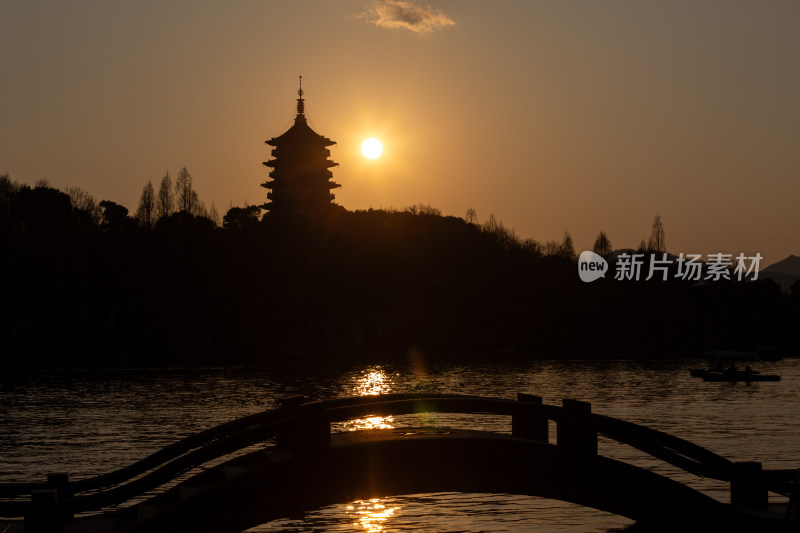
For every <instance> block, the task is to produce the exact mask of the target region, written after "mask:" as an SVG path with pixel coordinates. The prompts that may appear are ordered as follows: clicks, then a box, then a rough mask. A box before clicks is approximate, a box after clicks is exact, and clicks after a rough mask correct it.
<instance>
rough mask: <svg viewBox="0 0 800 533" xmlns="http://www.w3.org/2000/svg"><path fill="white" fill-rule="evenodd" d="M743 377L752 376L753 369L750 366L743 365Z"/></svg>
mask: <svg viewBox="0 0 800 533" xmlns="http://www.w3.org/2000/svg"><path fill="white" fill-rule="evenodd" d="M744 375H745V376H748V377H749V376H752V375H753V369H752V368H750V365H745V367H744Z"/></svg>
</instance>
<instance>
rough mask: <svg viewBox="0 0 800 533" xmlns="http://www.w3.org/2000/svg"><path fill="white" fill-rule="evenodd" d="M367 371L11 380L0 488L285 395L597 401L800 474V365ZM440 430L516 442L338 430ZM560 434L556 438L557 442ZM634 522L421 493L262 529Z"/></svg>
mask: <svg viewBox="0 0 800 533" xmlns="http://www.w3.org/2000/svg"><path fill="white" fill-rule="evenodd" d="M411 361H412V362H411V363H409V364H408V365H360V366H352V367H348V368H338V369H331V368H325V369H321V368H317V369H314V370H308V369H303V370H300V369H295V370H284V371H267V370H261V369H166V370H165V369H158V370H156V369H145V370H114V371H70V372H66V371H52V372H35V373H32V372H3V373H0V377H1V378H2V379H0V481H39V480H43V478H44V476H45V475H46V474H47V473H48V472H54V471H68V472H70V473H71V475H72V476H73V478H81V477H85V476H90V475H94V474H99V473H103V472H107V471H109V470H113V469H116V468H119V467H121V466H124V465H126V464H129V463H131V462H133V461H135V460H138V459H140V458H142V457H144V456H146V455H148V454H149V453H151V452H153V451H155V450H157V449H159V448H161V447H162V446H165V445H167V444H170V443H172V442H174V441H176V440H177V439H180V438H182V437H185V436H187V435H190V434H192V433H195V432H197V431H199V430H202V429H206V428H209V427H213V426H215V425H217V424H219V423H221V422H225V421H228V420H232V419H235V418H238V417H240V416H244V415H247V414H252V413H255V412H258V411H261V410H264V409H268V408H272V407H274V406H276V403H277V400H278V399H280V398H285V397H290V396H297V395H303V396H306V397H309V398H315V399H324V398H332V397H343V396H355V395H363V394H377V393H381V392H445V393H462V394H477V395H484V396H495V397H505V398H514V397H515V396H516V394H517V392H528V393H532V394H538V395H540V396H542V397H543V398H544V400H545V402H546V403H552V404H558V403H560V401H561V399H562V398H565V397H568V398H576V399H580V400H585V401H590V402H592V409H593V411H594V412H597V413H601V414H606V415H611V416H615V417H619V418H623V419H626V420H629V421H632V422H637V423H640V424H644V425H647V426H650V427H653V428H656V429H659V430H662V431H666V432H668V433H671V434H673V435H676V436H679V437H682V438H685V439H688V440H691V441H693V442H695V443H697V444H700V445H701V446H704V447H706V448H709V449H711V450H713V451H715V452H717V453H719V454H721V455H723V456H725V457H727V458H730V459H733V460H758V461H761V462H763V463H764V466H765V468H796V467H800V447H798V446H797V442H798V438H800V408H798V407H799V406H798V392H800V360H795V359H787V360H785V361H780V362H777V363H760V364H758V363H757V364H755V365H754V369H755V370H760V371H762V372H764V373H776V374H780V375H781V376H782V378H783V379H782V381H780V382H778V383H755V384H751V385H746V384H741V383H740V384H736V385H732V384H729V383H704V382H703V381H702V380H700V379H698V378H692V377H690V376H689V368H691V367H696V366H701V365H702V363H701V362H699V361H688V360H681V361H669V362H667V361H647V362H633V361H604V362H581V361H573V362H553V361H537V362H525V363H518V362H514V363H509V362H489V363H485V364H484V363H480V364H479V363H469V364H426V363H425V361H424V359H423V358H422V357H421V356H420V355H419V354H417V355H416V356H415V357H413V358H412V359H411ZM419 425H436V426H452V427H469V428H472V429H476V428H477V429H486V430H493V431H503V432H509V431H510V428H509V427H508V425H509V423H508V419H503V418H492V417H486V416H470V415H445V414H441V415H430V414H429V415H413V416H401V417H387V418H373V419H362V420H356V421H351V422H348V423H343V424H339V425H335V426H334V430H336V431H347V430H350V429H356V428H362V427H376V426H384V427H385V426H391V427H404V426H405V427H410V426H419ZM551 434H552V433H551ZM600 453H601V454H603V455H606V456H608V457H613V458H616V459H622V460H627V461H630V462H633V463H635V464H638V465H641V466H646V467H649V468H652V469H653V470H655V471H657V472H659V473H662V474H664V475H668V476H670V477H673V478H675V479H678V480H680V481H684V482H687V483H689V484H691V485H692V486H693V487H696V488H697V489H699V490H702V491H704V492H706V493H708V494H710V495H712V496H714V497H717V498H719V499H722V500H726V499H727V497H728V494H727V493H728V487H727V485H726V484H724V483H719V482H713V481H710V480H707V479H699V478H697V477H695V476H691V475H689V474H685V473H683V472H680V471H678V470H676V469H674V468H672V467H669V466H668V465H664V464H661V463H658V462H655V461H652V460H650V459H649V458H648V457H647V456H644V455H643V454H641V453H639V452H637V451H636V450H632V449H629V448H627V447H625V446H622V445H619V444H615V443H611V442H607V441H604V440H602V439H601V442H600ZM630 524H631V522H630V520H627V519H625V518H621V517H616V516H613V515H609V514H606V513H603V512H600V511H596V510H593V509H585V508H581V507H577V506H574V505H571V504H565V503H561V502H555V501H551V500H544V499H539V498H533V497H527V496H514V495H503V494H461V493H447V494H418V495H411V496H404V497H392V498H381V499H376V500H371V501H359V502H352V503H351V504H349V505H335V506H331V507H327V508H324V509H320V510H316V511H313V512H309V513H306V514H303V515H300V516H291V517H286V518H285V519H282V520H279V521H274V522H271V523H268V524H264V525H261V526H259V527H257V528H254V529H252V530H251V531H253V532H256V531H258V532H266V531H269V532H295V531H339V532H345V531H348V532H365V531H371V532H376V531H386V532H388V531H410V530H416V531H418V530H425V531H439V532H445V531H471V532H475V531H527V532H573V531H581V532H583V531H614V530H618V529H624V528H625V527H627V526H628V525H630Z"/></svg>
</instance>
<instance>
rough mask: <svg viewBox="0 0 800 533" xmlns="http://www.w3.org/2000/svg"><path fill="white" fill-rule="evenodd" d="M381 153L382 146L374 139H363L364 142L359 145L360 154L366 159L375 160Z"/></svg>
mask: <svg viewBox="0 0 800 533" xmlns="http://www.w3.org/2000/svg"><path fill="white" fill-rule="evenodd" d="M382 152H383V145H382V144H381V142H380V141H379V140H378V139H376V138H375V137H370V138H369V139H365V140H364V142H363V143H361V153H362V154H364V157H366V158H368V159H375V158H376V157H378V156H380V155H381V153H382Z"/></svg>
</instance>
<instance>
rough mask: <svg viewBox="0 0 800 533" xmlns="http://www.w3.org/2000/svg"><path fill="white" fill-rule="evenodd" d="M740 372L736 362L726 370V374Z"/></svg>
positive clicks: (731, 374) (730, 374) (732, 374)
mask: <svg viewBox="0 0 800 533" xmlns="http://www.w3.org/2000/svg"><path fill="white" fill-rule="evenodd" d="M738 373H739V371H738V370H737V369H736V365H735V364H731V366H729V367H728V369H727V370H726V371H725V375H726V376H735V375H736V374H738Z"/></svg>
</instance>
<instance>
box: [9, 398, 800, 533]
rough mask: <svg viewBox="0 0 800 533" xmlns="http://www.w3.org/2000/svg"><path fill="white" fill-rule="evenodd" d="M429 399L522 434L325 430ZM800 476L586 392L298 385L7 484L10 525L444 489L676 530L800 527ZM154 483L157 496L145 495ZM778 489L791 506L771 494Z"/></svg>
mask: <svg viewBox="0 0 800 533" xmlns="http://www.w3.org/2000/svg"><path fill="white" fill-rule="evenodd" d="M422 412H447V413H472V414H489V415H496V416H502V417H508V418H509V420H510V428H511V432H510V434H508V433H503V434H501V433H493V432H487V431H474V430H470V429H457V428H400V429H373V430H362V431H351V432H341V433H333V434H332V433H331V429H330V427H331V423H332V422H341V421H346V420H350V419H354V418H362V417H366V416H388V415H402V414H412V413H422ZM551 421H553V422H555V425H556V428H557V430H556V435H554V436H551V435H550V434H549V426H550V422H551ZM598 435H602V436H604V437H606V438H609V439H612V440H614V441H617V442H619V443H623V444H626V445H629V446H632V447H634V448H637V449H639V450H641V451H644V452H646V453H647V454H649V455H651V456H652V457H654V458H656V459H659V460H661V461H664V462H667V463H669V464H671V465H674V466H676V467H678V468H680V469H683V470H685V471H686V472H690V473H692V474H696V475H698V476H705V477H709V478H713V479H717V480H722V481H727V482H730V486H731V503H724V502H720V501H717V500H715V499H713V498H711V497H709V496H707V495H705V494H702V493H700V492H698V491H696V490H695V489H693V488H691V487H689V486H687V485H684V484H681V483H679V482H677V481H674V480H672V479H669V478H666V477H663V476H661V475H658V474H656V473H654V472H652V471H649V470H646V469H643V468H640V467H637V466H633V465H630V464H627V463H624V462H620V461H617V460H614V459H609V458H607V457H603V456H601V455H598V447H597V442H598ZM551 437H553V438H551ZM258 444H263V447H262V448H261V449H259V450H258V451H254V452H250V453H246V454H244V455H240V456H238V457H236V458H234V459H229V460H227V461H223V462H222V463H221V464H218V465H217V466H213V467H210V468H208V469H206V470H205V471H202V472H200V473H198V474H196V475H193V476H190V477H188V479H184V480H182V481H180V482H178V483H177V484H176V479H177V478H179V476H182V475H184V474H186V473H187V472H189V471H191V470H192V469H194V468H197V467H199V466H201V465H204V464H206V463H208V462H209V461H214V460H220V459H221V458H223V459H224V458H225V457H226V456H228V455H230V454H234V453H236V452H237V451H240V450H242V449H244V448H247V447H249V446H253V445H258ZM184 477H185V476H184ZM797 479H798V478H797V472H796V471H793V470H792V471H787V470H781V471H763V470H762V469H761V465H760V464H759V463H753V462H739V463H734V462H731V461H730V460H728V459H725V458H723V457H721V456H719V455H717V454H715V453H713V452H711V451H709V450H706V449H704V448H702V447H700V446H697V445H695V444H692V443H691V442H688V441H686V440H682V439H679V438H677V437H673V436H671V435H668V434H666V433H663V432H660V431H656V430H653V429H650V428H647V427H644V426H640V425H637V424H633V423H630V422H625V421H623V420H619V419H615V418H611V417H607V416H602V415H599V414H594V413H592V412H591V405H590V404H588V403H585V402H580V401H576V400H567V399H565V400H564V401H563V405H561V406H554V405H546V404H543V403H542V399H541V398H539V397H537V396H531V395H527V394H519V395H518V398H517V400H516V401H514V400H510V399H499V398H484V397H477V396H464V395H451V394H388V395H381V396H364V397H356V398H343V399H335V400H327V401H305V400H303V399H302V398H293V399H290V400H287V401H285V402H284V403H283V406H282V407H281V408H279V409H274V410H270V411H265V412H262V413H258V414H255V415H251V416H247V417H244V418H241V419H239V420H235V421H232V422H228V423H226V424H222V425H220V426H217V427H215V428H212V429H209V430H206V431H203V432H201V433H198V434H196V435H193V436H190V437H188V438H186V439H183V440H181V441H179V442H177V443H175V444H173V445H171V446H168V447H166V448H164V449H162V450H159V451H158V452H156V453H154V454H152V455H151V456H149V457H147V458H145V459H143V460H141V461H138V462H137V463H134V464H132V465H130V466H127V467H125V468H122V469H120V470H116V471H114V472H111V473H108V474H104V475H100V476H96V477H92V478H86V479H81V480H76V481H71V480H70V479H69V475H68V474H51V475H50V476H48V480H47V482H43V483H6V484H0V517H2V518H0V532H3V530H4V528H5V529H7V532H8V533H13V532H15V531H23V529H24V531H25V532H26V533H52V532H62V531H63V532H76V533H84V532H86V533H90V532H91V533H94V532H96V533H117V532H151V531H157V532H159V531H164V532H167V531H197V532H201V531H213V532H215V533H219V532H227V531H230V532H238V531H242V530H243V529H246V528H248V527H252V526H255V525H258V524H261V523H264V522H267V521H270V520H273V519H277V518H281V517H286V516H289V515H292V514H296V513H299V512H302V511H305V510H310V509H315V508H319V507H322V506H325V505H330V504H333V503H346V502H351V501H353V500H357V499H369V498H376V497H384V496H391V495H400V494H413V493H429V492H441V491H458V492H499V493H514V494H528V495H534V496H541V497H545V498H552V499H557V500H563V501H567V502H573V503H577V504H580V505H584V506H588V507H593V508H596V509H600V510H603V511H607V512H610V513H614V514H617V515H621V516H625V517H628V518H631V519H633V520H636V521H638V522H643V523H655V524H658V525H660V526H667V527H674V528H679V529H680V530H681V531H685V530H704V531H797V530H798V529H800V522H798V519H797V508H798V496H800V488H798V484H797V483H796V482H797ZM164 487H170V488H164ZM159 489H161V490H160V492H158V491H159ZM153 491H157V492H158V494H157V495H155V496H152V497H149V498H148V497H146V495H147V494H151V493H152V492H153ZM769 492H772V493H775V494H779V495H783V496H785V497H786V499H787V501H786V503H784V504H772V505H771V504H769V503H768V493H769ZM131 501H134V502H137V503H132V504H131ZM7 525H8V526H10V527H6V526H7Z"/></svg>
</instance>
